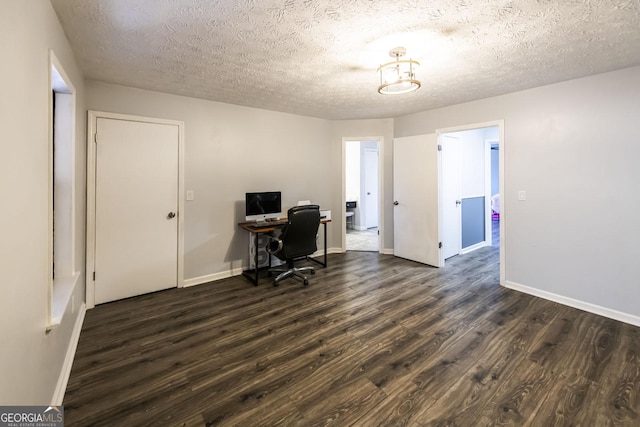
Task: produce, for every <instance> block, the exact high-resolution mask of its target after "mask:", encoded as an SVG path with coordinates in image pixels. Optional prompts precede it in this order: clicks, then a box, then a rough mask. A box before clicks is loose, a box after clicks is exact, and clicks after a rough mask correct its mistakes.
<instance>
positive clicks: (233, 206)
mask: <svg viewBox="0 0 640 427" xmlns="http://www.w3.org/2000/svg"><path fill="white" fill-rule="evenodd" d="M86 91H87V106H88V108H89V109H90V110H97V111H109V112H116V113H122V114H133V115H140V116H147V117H157V118H164V119H173V120H182V121H184V122H185V185H186V189H187V190H193V191H194V193H195V199H194V200H193V201H187V202H185V212H184V224H185V242H184V248H185V263H184V271H185V279H187V280H193V279H198V278H201V279H202V280H208V279H212V278H215V277H218V276H215V275H220V274H222V275H224V274H227V275H228V274H229V273H230V272H231V270H232V269H237V268H240V267H241V265H242V262H244V263H245V265H246V263H247V262H248V255H247V244H248V235H247V232H246V231H243V230H241V229H239V228H238V227H237V223H238V222H240V221H244V217H245V206H244V195H245V193H246V192H248V191H282V198H283V200H282V204H283V210H285V211H286V209H288V208H289V207H291V206H293V205H295V204H296V202H297V201H298V200H311V201H312V202H313V203H317V204H319V205H320V206H321V207H323V208H328V209H334V210H335V209H336V207H334V206H333V205H332V203H333V193H334V191H335V190H334V189H333V188H332V184H331V181H330V177H329V176H327V173H326V171H327V170H329V169H330V168H331V164H332V162H333V161H334V160H333V159H332V147H331V141H330V137H329V135H330V132H329V131H330V126H329V122H328V121H326V120H322V119H316V118H310V117H303V116H296V115H292V114H285V113H278V112H273V111H267V110H260V109H256V108H248V107H241V106H236V105H230V104H223V103H218V102H211V101H206V100H201V99H195V98H187V97H183V96H176V95H169V94H164V93H159V92H151V91H144V90H139V89H132V88H128V87H123V86H117V85H110V84H106V83H99V82H94V81H88V82H87V83H86ZM332 227H333V225H332V224H331V225H329V228H330V229H331V228H332ZM327 240H328V246H329V248H331V247H333V246H334V245H335V244H336V243H334V242H335V240H332V236H331V235H330V236H329V238H328V239H327ZM338 246H339V244H338ZM212 275H213V276H214V277H212Z"/></svg>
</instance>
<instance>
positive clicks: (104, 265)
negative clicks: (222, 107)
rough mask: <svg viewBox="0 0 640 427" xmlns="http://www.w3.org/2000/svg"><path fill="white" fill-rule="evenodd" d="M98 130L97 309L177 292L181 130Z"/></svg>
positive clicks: (107, 125) (127, 125) (100, 125)
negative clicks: (146, 295) (166, 291)
mask: <svg viewBox="0 0 640 427" xmlns="http://www.w3.org/2000/svg"><path fill="white" fill-rule="evenodd" d="M96 129H97V138H98V143H97V146H96V230H95V232H96V248H95V271H96V278H95V302H96V304H100V303H104V302H108V301H113V300H117V299H122V298H128V297H131V296H135V295H140V294H144V293H148V292H153V291H157V290H161V289H166V288H170V287H175V286H177V259H178V221H177V214H178V154H179V153H178V144H179V140H178V138H179V129H178V127H177V126H175V125H169V124H156V123H144V122H136V121H127V120H117V119H108V118H98V119H97V124H96ZM171 213H173V214H174V215H176V216H173V217H171Z"/></svg>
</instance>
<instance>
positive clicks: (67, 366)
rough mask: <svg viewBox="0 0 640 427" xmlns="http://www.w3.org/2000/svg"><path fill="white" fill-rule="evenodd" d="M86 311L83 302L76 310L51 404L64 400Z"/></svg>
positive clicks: (59, 403)
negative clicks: (76, 315)
mask: <svg viewBox="0 0 640 427" xmlns="http://www.w3.org/2000/svg"><path fill="white" fill-rule="evenodd" d="M86 313H87V306H86V305H85V304H84V303H83V304H82V305H81V306H80V310H79V311H78V317H76V324H75V325H74V327H73V332H72V333H71V339H70V340H69V347H67V354H66V355H65V357H64V363H63V364H62V370H61V371H60V376H59V377H58V383H57V384H56V389H55V391H54V393H53V397H52V398H51V405H52V406H60V405H62V402H63V400H64V393H65V391H66V390H67V383H68V382H69V375H71V367H72V366H73V359H74V357H75V355H76V349H77V348H78V341H79V340H80V331H81V330H82V324H83V323H84V315H85V314H86Z"/></svg>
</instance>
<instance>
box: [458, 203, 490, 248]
mask: <svg viewBox="0 0 640 427" xmlns="http://www.w3.org/2000/svg"><path fill="white" fill-rule="evenodd" d="M484 241H485V236H484V197H471V198H468V199H462V248H463V249H464V248H468V247H469V246H473V245H475V244H476V243H480V242H484Z"/></svg>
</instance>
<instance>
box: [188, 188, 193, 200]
mask: <svg viewBox="0 0 640 427" xmlns="http://www.w3.org/2000/svg"><path fill="white" fill-rule="evenodd" d="M187 200H193V190H187Z"/></svg>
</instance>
